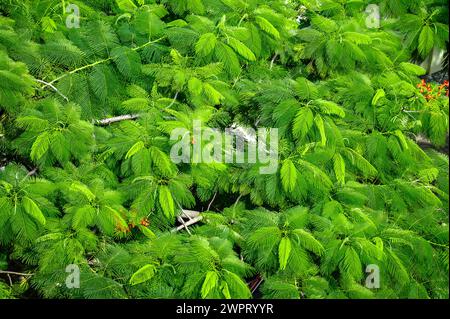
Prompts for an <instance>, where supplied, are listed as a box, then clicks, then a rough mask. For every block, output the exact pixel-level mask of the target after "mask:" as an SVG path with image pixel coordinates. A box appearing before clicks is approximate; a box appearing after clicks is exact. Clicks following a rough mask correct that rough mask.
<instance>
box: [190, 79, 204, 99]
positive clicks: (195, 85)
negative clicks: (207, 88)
mask: <svg viewBox="0 0 450 319" xmlns="http://www.w3.org/2000/svg"><path fill="white" fill-rule="evenodd" d="M188 89H189V93H191V94H192V95H194V96H198V95H200V94H202V92H203V83H202V81H200V80H199V79H197V78H196V77H192V78H190V79H189V81H188Z"/></svg>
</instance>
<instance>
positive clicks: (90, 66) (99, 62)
mask: <svg viewBox="0 0 450 319" xmlns="http://www.w3.org/2000/svg"><path fill="white" fill-rule="evenodd" d="M164 38H165V36H164V37H161V38H159V39H156V40H153V41H149V42H147V43H144V44H143V45H140V46H138V47H135V48H132V49H131V50H133V51H137V50H140V49H143V48H145V47H146V46H147V45H150V44H153V43H156V42H159V41H161V40H163V39H164ZM112 59H113V57H112V56H110V57H109V58H106V59H102V60H99V61H96V62H93V63H91V64H87V65H84V66H82V67H79V68H76V69H74V70H72V71H69V72H67V73H64V74H63V75H61V76H58V77H57V78H56V79H54V80H52V81H50V82H48V83H47V84H45V85H44V86H43V87H42V88H45V87H46V86H47V85H52V84H53V83H55V82H57V81H59V80H61V79H63V78H65V77H66V76H68V75H71V74H74V73H77V72H79V71H82V70H85V69H88V68H92V67H94V66H96V65H98V64H101V63H105V62H108V61H110V60H112Z"/></svg>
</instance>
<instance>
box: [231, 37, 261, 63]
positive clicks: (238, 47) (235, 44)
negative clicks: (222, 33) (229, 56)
mask: <svg viewBox="0 0 450 319" xmlns="http://www.w3.org/2000/svg"><path fill="white" fill-rule="evenodd" d="M228 44H229V45H230V47H232V48H233V49H234V50H235V51H236V52H237V53H239V55H240V56H242V57H243V58H245V59H247V60H249V61H256V57H255V54H254V53H253V52H252V51H251V50H250V49H249V48H248V47H247V46H246V45H245V44H244V43H242V42H241V41H239V40H237V39H235V38H232V37H229V38H228Z"/></svg>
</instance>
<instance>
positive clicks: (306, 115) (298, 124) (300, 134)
mask: <svg viewBox="0 0 450 319" xmlns="http://www.w3.org/2000/svg"><path fill="white" fill-rule="evenodd" d="M313 124H314V114H313V112H312V111H311V109H310V108H309V107H302V108H300V109H299V110H298V112H297V115H296V116H295V119H294V124H293V126H292V134H293V135H294V136H295V137H296V138H298V139H299V140H303V139H304V138H305V137H306V135H307V134H308V132H309V131H310V130H311V127H312V126H313Z"/></svg>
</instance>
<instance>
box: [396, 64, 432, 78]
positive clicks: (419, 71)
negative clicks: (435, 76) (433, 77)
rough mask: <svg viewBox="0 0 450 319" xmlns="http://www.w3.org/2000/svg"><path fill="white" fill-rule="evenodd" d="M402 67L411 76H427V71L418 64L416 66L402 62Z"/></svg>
mask: <svg viewBox="0 0 450 319" xmlns="http://www.w3.org/2000/svg"><path fill="white" fill-rule="evenodd" d="M400 67H401V68H402V69H403V70H404V71H405V72H406V73H409V74H411V75H415V76H422V75H425V74H426V73H427V70H425V69H424V68H422V67H421V66H419V65H417V64H414V63H409V62H402V63H400Z"/></svg>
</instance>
